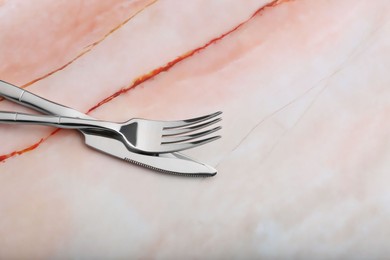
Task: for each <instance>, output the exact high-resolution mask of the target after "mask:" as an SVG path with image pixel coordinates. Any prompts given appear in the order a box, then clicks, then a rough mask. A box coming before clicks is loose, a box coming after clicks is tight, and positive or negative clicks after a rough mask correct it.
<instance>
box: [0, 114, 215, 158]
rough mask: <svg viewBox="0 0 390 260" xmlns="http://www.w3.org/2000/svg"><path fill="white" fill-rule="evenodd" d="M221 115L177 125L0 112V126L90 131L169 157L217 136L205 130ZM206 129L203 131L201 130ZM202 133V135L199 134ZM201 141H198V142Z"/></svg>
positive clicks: (133, 148)
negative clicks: (49, 127)
mask: <svg viewBox="0 0 390 260" xmlns="http://www.w3.org/2000/svg"><path fill="white" fill-rule="evenodd" d="M221 113H222V112H216V113H213V114H210V115H206V116H202V117H197V118H191V119H186V120H178V121H155V120H146V119H140V118H134V119H130V120H129V121H127V122H124V123H114V122H108V121H101V120H90V119H81V118H73V117H63V116H47V115H31V114H24V113H17V112H0V123H19V124H36V125H46V126H54V127H58V128H67V129H94V130H101V131H110V132H111V134H114V135H119V136H120V137H121V139H122V140H123V141H125V142H126V144H127V145H128V147H129V148H130V149H132V150H134V151H137V152H141V153H151V154H154V153H172V152H177V151H182V150H186V149H191V148H194V147H196V146H200V145H203V144H206V143H209V142H212V141H214V140H217V139H219V138H220V137H221V136H212V137H206V138H201V137H204V136H208V135H210V134H211V133H214V132H216V131H218V130H220V129H221V126H217V127H214V128H211V129H208V127H209V126H211V125H214V124H215V123H217V122H219V121H221V118H219V117H217V116H219V115H220V114H221ZM203 129H207V130H203ZM201 130H202V131H201ZM200 138H201V139H200Z"/></svg>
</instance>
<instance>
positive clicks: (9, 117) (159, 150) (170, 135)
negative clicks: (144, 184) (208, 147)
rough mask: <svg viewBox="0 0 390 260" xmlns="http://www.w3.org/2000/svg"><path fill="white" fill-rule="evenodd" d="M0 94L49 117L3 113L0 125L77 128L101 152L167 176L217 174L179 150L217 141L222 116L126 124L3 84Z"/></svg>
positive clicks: (143, 120) (145, 120)
mask: <svg viewBox="0 0 390 260" xmlns="http://www.w3.org/2000/svg"><path fill="white" fill-rule="evenodd" d="M0 96H3V97H4V98H6V99H8V100H10V101H13V102H16V103H18V104H21V105H23V106H26V107H29V108H32V109H34V110H37V111H40V112H42V113H44V114H46V115H33V114H25V113H17V112H0V123H8V124H10V123H11V124H14V123H16V124H37V125H47V126H54V127H57V128H68V129H77V130H79V131H80V132H81V133H82V134H83V135H84V137H85V143H86V144H87V145H88V146H89V147H91V148H94V149H96V150H98V151H101V152H103V153H106V154H109V155H112V156H114V157H118V158H120V159H123V160H126V161H128V162H131V163H134V164H137V165H140V166H143V167H147V168H150V169H153V170H157V171H160V172H164V173H170V174H177V175H184V176H203V177H207V176H214V175H215V174H216V173H217V171H216V170H215V169H214V168H212V167H211V166H208V165H206V164H203V163H201V162H197V161H195V160H193V159H191V158H189V157H187V156H185V155H183V154H181V153H179V151H182V150H187V149H191V148H194V147H197V146H200V145H204V144H206V143H209V142H212V141H214V140H217V139H219V138H220V137H221V136H211V137H210V135H212V134H213V133H215V132H216V131H218V130H220V129H221V127H220V126H215V125H216V124H217V123H218V122H220V121H221V117H220V115H221V114H222V112H216V113H213V114H210V115H205V116H201V117H197V118H191V119H186V120H178V121H155V120H147V119H138V118H135V119H130V120H129V121H127V122H124V123H115V122H108V121H102V120H97V119H95V118H92V117H90V116H88V115H86V114H83V113H81V112H79V111H77V110H74V109H72V108H69V107H66V106H63V105H60V104H58V103H55V102H52V101H50V100H47V99H44V98H42V97H39V96H37V95H35V94H33V93H31V92H28V91H26V90H24V89H21V88H19V87H16V86H14V85H12V84H10V83H7V82H5V81H2V80H0Z"/></svg>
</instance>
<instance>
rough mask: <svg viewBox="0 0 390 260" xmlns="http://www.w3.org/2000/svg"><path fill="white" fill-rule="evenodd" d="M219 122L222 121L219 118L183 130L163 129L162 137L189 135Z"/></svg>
mask: <svg viewBox="0 0 390 260" xmlns="http://www.w3.org/2000/svg"><path fill="white" fill-rule="evenodd" d="M221 120H222V119H221V118H217V119H214V120H211V121H208V122H206V123H203V124H198V125H194V126H189V127H184V128H177V129H176V128H175V129H163V130H162V136H163V137H165V136H172V135H182V134H187V133H191V132H194V131H197V130H200V129H202V128H205V127H208V126H210V125H213V124H215V123H218V122H219V121H221Z"/></svg>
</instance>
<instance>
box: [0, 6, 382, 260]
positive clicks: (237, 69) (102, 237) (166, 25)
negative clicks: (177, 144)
mask: <svg viewBox="0 0 390 260" xmlns="http://www.w3.org/2000/svg"><path fill="white" fill-rule="evenodd" d="M267 4H268V7H267V8H263V7H264V6H266V5H267ZM389 11H390V3H389V2H388V1H386V0H375V1H367V0H359V1H356V0H355V1H352V0H344V1H340V0H337V1H336V0H318V1H310V0H295V1H293V0H291V1H270V0H268V1H267V0H257V1H255V0H245V1H206V0H199V1H174V0H164V1H162V0H160V1H151V0H149V1H146V0H138V1H135V0H133V1H124V0H123V1H120V0H117V1H92V0H89V1H87V0H84V1H48V0H39V1H34V2H32V1H22V0H3V1H0V32H1V38H0V61H1V63H0V78H1V79H2V80H6V81H10V82H11V83H14V84H17V85H20V86H24V87H27V88H28V90H29V91H31V92H34V93H37V94H39V95H42V96H45V97H47V98H49V99H52V100H55V101H58V102H60V103H63V104H66V105H68V106H71V107H74V108H76V109H78V110H80V111H84V112H86V111H88V109H89V108H91V107H93V106H94V105H96V104H97V103H99V102H100V101H101V100H103V99H104V98H106V97H108V96H110V95H112V94H113V93H115V92H117V91H119V90H121V89H127V88H129V91H127V92H126V93H124V94H122V95H120V96H119V97H117V98H115V99H113V100H111V101H110V102H108V103H106V104H104V105H102V106H100V107H99V108H98V109H96V110H94V111H93V112H92V113H91V115H92V116H94V117H96V118H100V119H107V120H112V121H123V120H126V119H128V118H131V117H147V118H154V119H177V118H187V117H193V116H197V115H201V114H205V113H209V112H213V111H216V110H222V111H224V121H223V127H224V129H223V132H222V135H223V139H221V140H220V141H217V142H214V143H212V144H209V145H207V146H204V147H200V148H197V149H194V150H191V151H188V152H186V154H188V155H191V156H192V157H195V158H197V159H199V160H202V161H204V162H205V163H208V164H210V165H213V166H215V167H216V168H217V169H218V171H219V174H218V175H217V176H216V177H213V178H207V179H194V178H178V177H175V176H167V175H161V174H156V173H154V172H152V171H149V170H147V169H143V168H139V167H136V166H133V165H131V164H128V163H126V162H122V161H120V160H117V159H113V158H111V157H109V156H106V155H104V154H101V153H98V152H95V151H93V150H91V149H89V148H87V147H86V146H85V145H84V144H83V140H82V137H81V136H80V135H79V134H78V133H77V132H76V131H60V132H59V133H58V134H56V135H54V136H51V137H49V138H47V139H45V140H44V141H43V142H42V143H41V144H40V145H39V146H38V147H37V148H36V149H34V150H33V151H30V152H26V153H24V154H22V155H19V156H17V155H16V156H12V157H11V158H9V159H7V160H4V161H3V162H2V163H0V258H2V259H11V258H14V259H31V258H35V259H72V258H77V259H80V258H81V259H99V258H101V259H112V258H124V259H129V258H141V259H151V258H161V259H183V258H187V259H188V258H189V259H226V258H254V257H257V258H264V259H275V258H277V259H279V258H298V259H313V258H316V259H317V258H321V259H322V258H324V259H328V258H331V259H346V258H353V259H355V258H363V259H383V258H386V257H387V256H388V255H389V253H390V252H389V251H390V250H389V247H388V245H387V244H388V242H387V241H388V237H389V235H390V226H389V224H388V219H389V217H390V208H389V198H390V193H389V189H388V182H389V181H390V132H389V131H390V121H389V118H390V91H389V85H390V74H389V72H388V68H390V51H389V48H390V22H389V19H388V15H387V14H388V13H389ZM195 50H196V51H195ZM172 61H174V63H173V64H171V65H172V66H171V67H169V66H170V65H169V66H168V64H170V62H172ZM168 67H169V69H168ZM158 68H166V70H165V71H163V72H161V73H156V71H155V70H156V69H158ZM151 73H152V74H156V75H155V76H153V77H150V75H151ZM139 79H146V80H145V81H144V82H143V83H141V84H138V82H139ZM76 93H77V94H76ZM0 110H18V111H27V110H25V109H23V108H21V107H20V106H16V105H14V104H11V103H9V102H7V101H1V102H0ZM52 131H53V129H51V128H50V129H49V128H45V127H39V126H15V125H13V126H10V125H1V126H0V143H1V145H0V156H1V155H7V154H10V153H12V152H13V151H20V150H23V149H25V148H26V147H29V146H30V145H33V144H35V143H37V142H39V141H40V140H41V139H42V138H46V137H47V136H48V135H49V134H50V133H51V132H52Z"/></svg>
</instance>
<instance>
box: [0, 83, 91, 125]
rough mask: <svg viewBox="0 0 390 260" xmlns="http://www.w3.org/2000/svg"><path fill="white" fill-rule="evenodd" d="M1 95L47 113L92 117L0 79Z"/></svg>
mask: <svg viewBox="0 0 390 260" xmlns="http://www.w3.org/2000/svg"><path fill="white" fill-rule="evenodd" d="M0 95H1V96H3V97H4V98H6V99H9V100H11V101H13V102H16V103H19V104H21V105H24V106H28V107H30V108H32V109H35V110H38V111H41V112H43V113H46V114H55V115H62V116H69V117H79V118H86V119H89V118H90V117H89V116H87V115H85V114H83V113H81V112H79V111H77V110H74V109H72V108H69V107H66V106H63V105H60V104H57V103H55V102H52V101H50V100H47V99H45V98H42V97H40V96H37V95H35V94H33V93H31V92H29V91H27V90H24V89H21V88H19V87H17V86H14V85H12V84H10V83H7V82H5V81H2V80H0Z"/></svg>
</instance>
